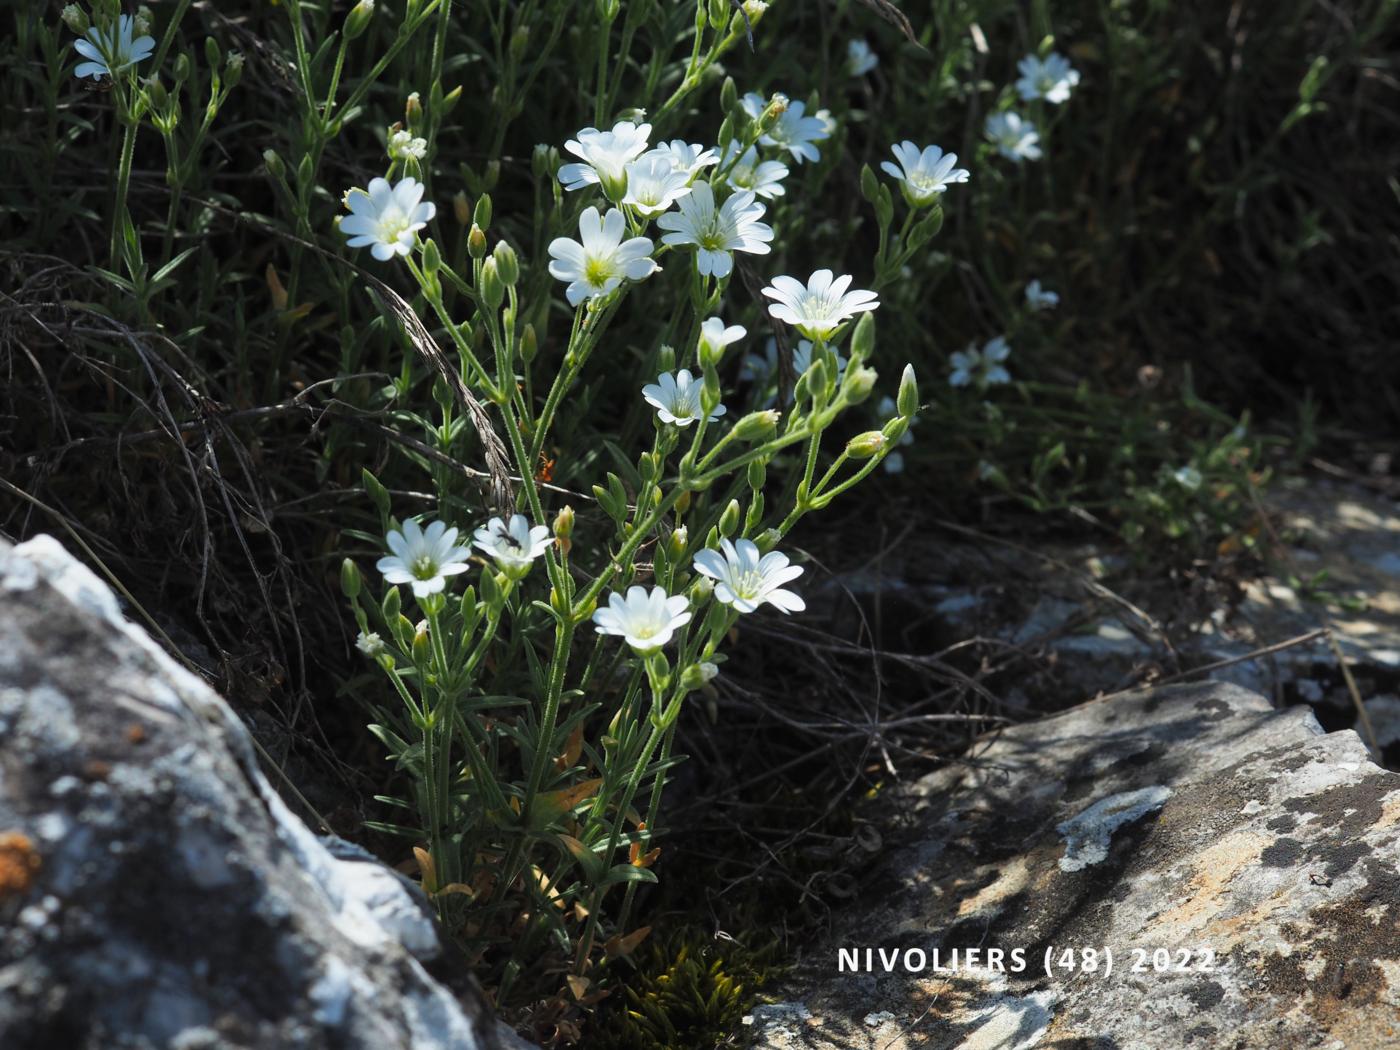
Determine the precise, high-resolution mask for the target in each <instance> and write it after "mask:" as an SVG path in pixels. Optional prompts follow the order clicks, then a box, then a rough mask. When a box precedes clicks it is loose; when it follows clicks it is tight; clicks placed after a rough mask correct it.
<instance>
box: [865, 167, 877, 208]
mask: <svg viewBox="0 0 1400 1050" xmlns="http://www.w3.org/2000/svg"><path fill="white" fill-rule="evenodd" d="M860 195H861V196H862V197H864V198H865V199H866V200H868V201H869V202H870V203H871V204H874V203H875V199H876V198H877V197H878V196H879V195H880V180H879V179H877V178H875V173H874V172H873V171H871V170H870V165H869V164H862V165H861V167H860Z"/></svg>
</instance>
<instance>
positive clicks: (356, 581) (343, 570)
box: [340, 558, 362, 600]
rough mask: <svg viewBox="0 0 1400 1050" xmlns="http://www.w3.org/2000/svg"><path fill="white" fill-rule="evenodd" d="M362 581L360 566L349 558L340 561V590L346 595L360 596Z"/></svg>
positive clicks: (352, 597) (350, 596)
mask: <svg viewBox="0 0 1400 1050" xmlns="http://www.w3.org/2000/svg"><path fill="white" fill-rule="evenodd" d="M361 582H362V580H361V578H360V569H359V566H357V565H356V564H355V563H354V562H353V561H351V560H350V559H349V558H346V559H345V560H344V561H343V562H341V563H340V591H341V593H342V594H344V595H345V597H347V598H350V599H352V600H353V599H355V598H358V597H359V595H360V584H361Z"/></svg>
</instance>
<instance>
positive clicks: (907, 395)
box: [896, 365, 919, 418]
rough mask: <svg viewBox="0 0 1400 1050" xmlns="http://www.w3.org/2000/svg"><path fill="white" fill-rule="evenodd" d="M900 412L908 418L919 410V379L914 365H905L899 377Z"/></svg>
mask: <svg viewBox="0 0 1400 1050" xmlns="http://www.w3.org/2000/svg"><path fill="white" fill-rule="evenodd" d="M896 404H897V405H898V406H899V414H900V415H901V416H904V417H905V418H908V417H910V416H912V415H913V414H914V413H915V412H917V411H918V410H919V381H918V380H917V379H915V378H914V366H913V365H905V366H904V374H903V375H901V376H900V377H899V398H898V400H897V401H896Z"/></svg>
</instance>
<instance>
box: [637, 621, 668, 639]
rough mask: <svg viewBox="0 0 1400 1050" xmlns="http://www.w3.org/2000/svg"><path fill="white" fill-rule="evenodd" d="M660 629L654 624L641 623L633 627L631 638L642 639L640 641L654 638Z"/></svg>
mask: <svg viewBox="0 0 1400 1050" xmlns="http://www.w3.org/2000/svg"><path fill="white" fill-rule="evenodd" d="M660 629H661V627H660V625H659V624H654V623H642V624H638V625H637V626H635V627H633V628H632V637H634V638H642V639H647V638H654V637H656V632H657V631H659V630H660Z"/></svg>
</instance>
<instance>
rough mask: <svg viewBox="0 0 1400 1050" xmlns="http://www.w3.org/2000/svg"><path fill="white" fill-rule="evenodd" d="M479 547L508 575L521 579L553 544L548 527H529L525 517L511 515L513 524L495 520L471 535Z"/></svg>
mask: <svg viewBox="0 0 1400 1050" xmlns="http://www.w3.org/2000/svg"><path fill="white" fill-rule="evenodd" d="M472 542H473V543H474V544H475V545H476V547H477V548H478V549H479V550H481V551H484V552H485V553H486V554H489V555H490V556H491V558H492V560H493V561H495V563H496V565H497V566H499V567H500V569H501V570H502V571H503V572H505V574H506V575H507V576H514V577H515V578H517V579H519V578H521V577H523V576H524V575H525V574H526V573H528V572H529V571H530V566H531V564H533V562H534V560H535V559H536V558H538V557H539V556H540V555H541V554H543V553H544V552H545V551H547V550H549V545H550V544H551V543H553V542H554V537H552V536H551V535H550V534H549V526H548V525H536V526H535V527H534V528H531V527H530V520H529V519H528V518H526V517H525V515H524V514H512V515H511V516H510V523H509V524H507V523H506V521H505V520H504V519H502V518H492V519H491V520H490V521H488V522H487V523H486V524H485V525H482V526H481V527H480V528H479V529H477V530H476V532H474V533H473V534H472Z"/></svg>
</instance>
